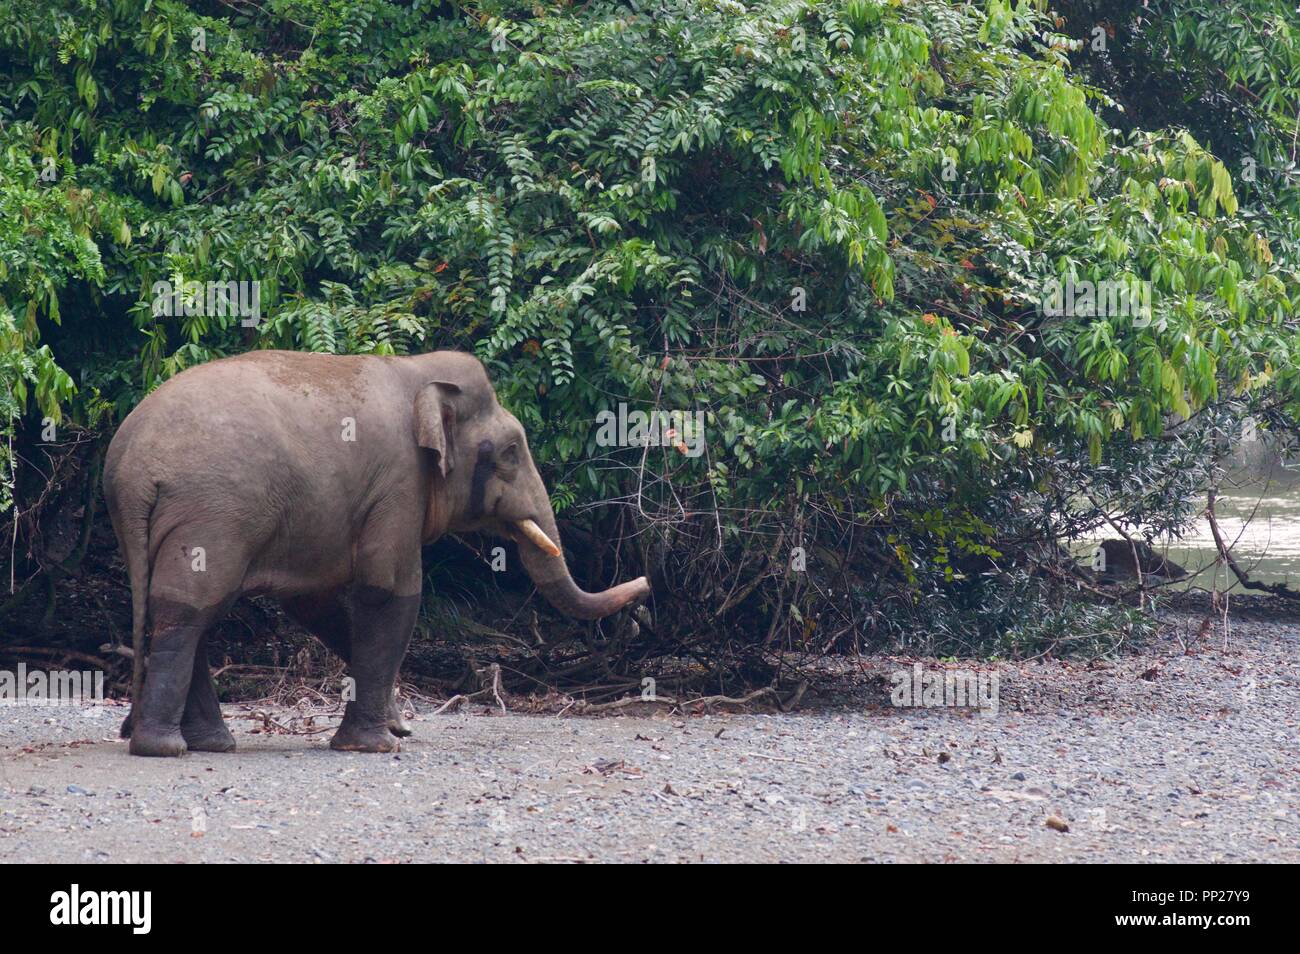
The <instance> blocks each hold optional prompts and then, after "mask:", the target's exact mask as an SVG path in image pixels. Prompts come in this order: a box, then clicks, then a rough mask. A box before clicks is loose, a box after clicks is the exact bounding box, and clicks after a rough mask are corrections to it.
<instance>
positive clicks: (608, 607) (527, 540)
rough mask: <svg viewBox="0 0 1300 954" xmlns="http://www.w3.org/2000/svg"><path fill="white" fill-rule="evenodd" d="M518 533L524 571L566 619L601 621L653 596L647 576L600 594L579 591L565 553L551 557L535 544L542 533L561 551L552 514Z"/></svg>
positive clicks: (521, 528) (520, 529) (540, 517)
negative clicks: (648, 595) (566, 561)
mask: <svg viewBox="0 0 1300 954" xmlns="http://www.w3.org/2000/svg"><path fill="white" fill-rule="evenodd" d="M518 529H519V531H520V536H521V537H522V539H520V540H519V558H520V559H521V560H523V561H524V569H525V570H527V571H528V575H529V576H530V577H532V580H533V582H534V583H535V584H537V589H538V590H539V591H540V592H541V594H542V596H544V597H546V600H547V602H548V603H550V604H551V605H552V606H554V607H555V608H556V609H557V610H559V611H560V612H561V613H564V614H565V615H566V616H572V617H574V618H575V619H602V618H603V617H606V616H609V615H610V614H612V613H617V612H618V611H619V610H621V609H622V608H623V607H624V606H626V605H628V604H629V603H631V602H633V601H636V600H641V599H644V598H645V597H646V595H647V594H649V592H650V583H649V582H648V581H647V580H646V578H645V577H644V576H641V577H637V578H636V579H635V580H629V581H628V582H626V583H620V584H619V585H618V586H614V587H611V588H610V589H608V590H604V591H603V592H600V593H588V592H586V591H585V590H582V589H580V588H579V587H578V584H576V583H574V582H573V577H571V576H570V575H569V567H568V564H567V563H565V562H564V554H563V553H559V554H558V555H556V556H551V555H550V553H549V552H547V549H546V548H545V541H539V542H540V543H541V544H542V545H541V546H539V545H538V544H537V543H533V542H532V540H533V539H535V537H536V532H538V531H540V532H541V533H544V534H545V535H546V539H547V540H550V541H553V543H554V549H555V550H557V551H558V550H559V543H560V534H559V531H558V530H557V529H556V526H555V517H554V516H552V515H551V513H549V512H545V513H541V514H539V515H538V523H536V524H533V529H530V530H524V529H523V527H522V526H520V527H518Z"/></svg>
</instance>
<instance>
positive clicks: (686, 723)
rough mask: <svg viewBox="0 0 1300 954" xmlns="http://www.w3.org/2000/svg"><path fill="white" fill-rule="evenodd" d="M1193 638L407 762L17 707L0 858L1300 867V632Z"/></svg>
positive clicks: (242, 727)
mask: <svg viewBox="0 0 1300 954" xmlns="http://www.w3.org/2000/svg"><path fill="white" fill-rule="evenodd" d="M1198 645H1199V646H1200V647H1201V648H1200V650H1199V651H1194V652H1193V653H1192V654H1190V655H1189V654H1186V653H1185V652H1184V650H1183V647H1182V645H1181V644H1180V643H1179V642H1178V640H1177V639H1176V638H1173V637H1166V638H1165V639H1163V640H1162V641H1161V642H1160V644H1159V645H1158V646H1156V647H1154V648H1153V649H1152V650H1151V651H1150V652H1148V653H1146V654H1144V655H1141V656H1131V657H1127V658H1125V659H1123V660H1121V661H1120V662H1119V663H1117V664H1115V665H1113V666H1101V667H1085V666H1070V665H1063V664H1061V663H1049V664H1045V665H1044V664H1020V665H1001V666H998V667H996V670H995V671H996V672H997V673H998V675H999V682H1000V696H999V698H1000V706H999V711H998V714H997V715H996V716H987V715H985V716H981V715H977V714H974V713H972V712H970V711H969V710H961V711H957V710H952V709H928V710H921V709H896V708H893V707H892V706H890V705H889V701H888V688H889V685H890V684H889V682H888V674H889V673H891V672H893V671H896V670H898V669H901V668H906V667H908V666H910V664H911V660H902V659H897V660H894V659H875V660H872V661H871V667H872V670H871V672H870V673H868V674H867V676H866V677H865V678H863V679H861V680H859V681H858V682H857V683H856V685H855V688H854V690H853V691H852V692H850V693H849V694H848V696H847V697H846V698H842V699H840V700H839V701H838V702H836V703H835V704H833V705H830V706H827V707H823V708H821V709H818V710H815V711H810V712H805V713H799V714H792V715H782V714H770V715H767V714H760V715H754V714H746V715H728V714H719V713H714V714H709V715H702V716H693V717H682V716H680V715H677V716H673V715H670V714H664V713H659V714H638V715H635V716H628V715H624V716H618V717H604V718H595V717H590V718H573V717H557V716H554V715H550V716H524V715H506V716H502V715H500V714H498V713H493V712H492V711H491V710H486V709H483V708H481V707H475V708H474V709H472V710H469V711H466V712H464V713H459V714H454V715H443V716H434V715H431V714H425V715H420V716H417V718H416V719H415V720H414V726H415V735H414V737H413V738H412V739H409V740H407V741H406V742H405V743H404V744H403V750H402V752H401V753H400V754H398V755H394V756H366V755H347V754H341V753H333V752H330V751H329V750H328V749H327V748H326V743H325V740H326V739H327V738H328V734H327V733H326V734H322V735H316V736H312V737H306V736H287V735H265V734H260V733H259V734H251V730H252V729H254V728H256V727H257V726H258V725H259V724H260V723H258V722H256V721H250V719H249V718H248V711H247V708H246V707H240V706H229V707H227V718H228V719H229V720H230V721H231V723H232V728H233V729H234V731H235V733H236V737H237V739H238V741H239V747H240V749H239V751H238V752H237V753H235V754H232V755H204V754H196V755H188V756H186V757H185V758H183V759H180V760H150V759H132V758H128V757H127V755H126V746H125V743H123V742H120V741H118V740H116V739H115V738H114V736H115V734H116V729H117V724H118V722H119V720H120V716H121V713H122V711H123V710H122V709H121V708H119V707H114V706H105V707H90V708H81V709H66V708H65V709H49V708H44V709H41V708H18V707H13V708H7V709H4V710H0V861H6V862H19V861H21V862H31V861H38V862H43V861H60V862H82V861H104V862H132V861H157V862H220V861H304V862H315V861H319V862H331V861H340V862H359V861H375V862H391V861H397V862H406V861H444V860H447V861H860V860H862V861H933V862H942V861H1111V862H1113V861H1288V862H1296V861H1300V825H1298V824H1297V822H1298V820H1300V814H1298V811H1300V802H1298V801H1297V792H1298V791H1300V746H1298V745H1297V740H1298V739H1300V626H1298V625H1294V624H1291V625H1283V624H1276V623H1250V624H1239V625H1238V627H1237V628H1236V629H1235V631H1234V634H1233V637H1232V639H1231V641H1230V642H1229V643H1228V646H1227V648H1226V650H1225V648H1224V646H1223V642H1222V639H1221V637H1218V636H1216V637H1214V638H1213V644H1212V645H1210V644H1208V643H1207V641H1206V640H1202V642H1201V643H1200V644H1198ZM927 665H928V666H932V667H935V668H938V666H939V664H936V663H933V661H930V662H929V663H927ZM986 671H994V670H986ZM1049 817H1054V818H1057V819H1059V820H1060V821H1062V822H1064V824H1065V825H1067V826H1068V829H1069V830H1068V831H1059V830H1057V829H1056V828H1053V827H1049V826H1048V824H1047V823H1046V822H1047V819H1048V818H1049ZM1058 827H1059V826H1058Z"/></svg>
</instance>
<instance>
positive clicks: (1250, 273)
mask: <svg viewBox="0 0 1300 954" xmlns="http://www.w3.org/2000/svg"><path fill="white" fill-rule="evenodd" d="M1061 6H1062V14H1061V15H1059V16H1058V15H1057V14H1056V13H1053V12H1052V11H1050V10H1049V9H1048V8H1047V7H1046V6H1045V5H1044V4H1042V3H1033V2H1020V3H1015V4H1012V3H1008V2H1004V0H991V2H989V3H956V2H947V0H914V2H907V3H903V2H887V0H880V2H877V0H818V2H775V3H758V4H751V5H743V4H741V3H738V2H735V0H662V2H655V3H635V2H634V3H625V4H624V3H609V2H593V3H590V4H585V5H581V6H577V5H569V4H559V5H550V6H535V5H533V4H524V3H518V2H513V0H489V2H483V3H477V4H473V5H470V4H443V5H437V4H430V3H426V2H422V0H409V2H395V0H272V2H270V3H268V4H266V5H254V4H248V5H244V4H240V3H210V2H202V0H191V2H180V0H107V2H106V0H14V2H11V3H10V4H8V5H7V6H6V8H5V10H4V11H3V12H0V121H2V122H3V129H2V130H0V150H2V152H0V157H2V158H0V162H2V163H3V165H2V166H0V171H2V172H3V181H2V182H0V210H3V213H4V214H3V216H0V335H3V337H4V340H5V342H6V353H5V357H4V363H3V364H2V365H0V367H3V368H4V374H5V381H6V384H7V391H6V395H7V396H5V397H0V400H3V401H5V402H6V403H4V404H0V414H3V415H4V417H5V418H7V419H8V420H9V422H10V426H11V428H12V426H13V422H14V421H15V420H16V418H17V417H18V416H19V415H20V414H21V413H23V411H24V408H26V409H27V410H28V412H29V413H32V414H37V413H41V414H52V415H56V416H57V414H58V413H60V409H61V410H62V413H66V414H69V415H70V416H71V417H72V418H73V419H74V420H77V421H82V422H91V421H92V420H94V419H95V415H96V414H97V413H99V410H102V409H103V408H104V407H105V406H107V405H112V406H113V407H114V408H115V409H116V413H117V414H118V415H120V414H121V413H123V412H125V411H126V410H127V409H129V407H130V406H131V405H132V404H133V403H134V402H135V401H137V400H138V399H139V398H140V396H141V395H142V394H143V393H145V392H146V391H147V390H148V389H149V388H151V387H153V386H155V385H156V384H157V383H158V382H159V381H160V380H162V379H164V378H166V377H167V376H170V375H172V374H175V373H178V372H179V371H181V370H183V369H184V368H186V367H189V366H191V365H194V364H197V363H200V362H203V361H207V360H211V359H212V358H214V357H218V356H221V355H224V354H229V353H233V352H237V351H240V350H244V349H247V348H250V347H287V348H298V349H309V350H315V351H325V352H354V353H355V352H373V353H382V354H389V353H403V352H407V351H411V350H420V349H427V348H432V347H457V348H464V349H471V350H474V351H475V352H476V353H478V354H479V355H480V356H481V357H482V358H483V359H484V360H485V361H487V362H488V364H489V365H490V367H491V369H492V371H493V374H494V377H495V378H496V380H497V382H498V386H499V390H500V392H501V394H502V396H503V400H504V401H505V403H507V404H508V405H509V406H510V407H512V409H513V410H514V411H515V412H516V413H517V414H518V415H519V416H520V418H521V419H522V420H523V421H524V423H525V426H526V427H527V428H528V430H529V433H530V440H531V443H532V446H533V450H534V454H535V455H536V457H537V458H538V459H539V461H541V462H542V463H543V465H544V467H545V469H546V471H547V476H548V478H549V480H550V485H551V486H552V488H553V494H554V498H555V503H556V505H557V508H558V509H560V510H561V512H562V513H563V514H565V515H567V516H571V517H572V518H573V524H574V532H575V533H587V534H590V540H591V541H592V547H591V548H589V565H588V566H587V567H586V568H585V571H586V572H588V573H590V574H592V575H596V576H599V575H601V574H602V573H603V569H604V567H605V566H612V565H613V562H614V561H616V560H618V561H623V562H631V563H633V564H640V565H642V566H644V567H645V568H647V569H648V570H650V571H651V572H652V573H653V574H654V577H655V582H656V587H657V594H656V600H657V601H658V603H659V605H661V606H665V607H670V608H671V609H672V612H670V613H664V614H661V616H660V624H659V630H658V631H657V632H653V635H657V636H660V637H663V639H662V642H661V645H664V646H668V647H670V648H672V649H673V650H674V651H680V650H681V649H682V647H683V645H688V646H690V647H692V648H694V649H695V650H696V651H697V655H701V656H703V655H709V656H710V658H713V657H712V655H711V654H713V653H715V652H717V653H725V652H734V653H737V654H739V655H740V656H742V657H743V659H744V660H746V661H751V662H752V661H754V660H755V659H757V658H758V654H760V653H761V651H762V650H764V649H770V648H773V647H778V646H794V647H799V648H806V649H811V650H814V651H819V652H820V651H827V650H830V649H833V648H837V647H839V648H842V647H845V646H850V645H863V644H864V641H869V640H871V639H872V638H873V637H884V636H888V637H889V638H892V639H904V640H913V639H916V638H917V636H918V633H924V634H926V636H927V638H928V639H929V642H928V643H927V644H926V646H927V647H928V648H932V649H944V648H962V649H970V648H973V647H976V648H982V649H988V648H989V647H990V646H997V645H999V641H1002V643H1001V645H1004V646H1005V648H1007V649H1009V650H1012V651H1023V650H1026V649H1027V648H1031V647H1034V646H1038V645H1039V644H1040V642H1041V641H1042V640H1043V639H1056V638H1058V637H1059V636H1060V633H1061V632H1062V631H1064V630H1070V629H1072V628H1073V629H1078V630H1082V631H1087V632H1097V633H1100V632H1103V631H1105V632H1114V631H1116V629H1115V628H1116V627H1117V626H1127V625H1129V623H1130V622H1131V621H1130V620H1128V619H1127V618H1121V619H1116V618H1113V617H1109V616H1106V615H1105V614H1100V615H1098V613H1097V611H1095V610H1094V609H1091V608H1086V607H1079V606H1077V605H1076V604H1073V603H1071V602H1070V601H1069V600H1068V599H1067V598H1066V597H1065V596H1063V595H1062V592H1061V591H1060V590H1059V589H1057V588H1053V587H1051V586H1048V584H1047V583H1046V582H1045V580H1049V579H1051V578H1052V574H1053V573H1057V574H1059V573H1061V572H1065V571H1063V570H1062V569H1061V567H1062V566H1063V562H1062V559H1061V553H1062V550H1061V548H1062V546H1064V545H1065V544H1068V543H1069V541H1071V540H1072V539H1077V538H1079V537H1081V536H1083V535H1085V534H1087V533H1090V532H1092V531H1093V530H1095V529H1096V528H1097V527H1098V526H1101V525H1102V524H1103V522H1104V521H1105V520H1107V519H1108V518H1109V519H1115V520H1118V521H1120V522H1122V523H1123V524H1127V525H1129V526H1139V525H1141V526H1143V527H1145V528H1147V530H1151V529H1159V530H1172V531H1177V530H1178V529H1180V528H1181V527H1183V526H1185V525H1186V523H1187V522H1188V520H1189V517H1190V515H1191V513H1192V507H1193V503H1192V501H1193V495H1194V494H1195V493H1196V492H1198V490H1199V488H1200V487H1201V486H1203V484H1204V482H1205V481H1206V479H1208V477H1209V476H1210V472H1211V470H1212V467H1213V460H1214V453H1215V448H1218V447H1220V446H1221V445H1222V444H1223V442H1224V441H1225V440H1228V439H1230V438H1231V436H1232V435H1233V434H1234V433H1237V432H1239V429H1240V427H1241V426H1242V424H1243V421H1244V419H1245V418H1247V417H1259V418H1260V419H1262V420H1263V421H1264V422H1265V423H1266V424H1267V425H1271V426H1272V427H1273V428H1274V429H1275V430H1277V431H1278V432H1286V431H1289V430H1290V429H1292V428H1293V427H1294V421H1295V414H1296V410H1297V403H1296V402H1297V396H1298V391H1297V375H1296V371H1295V370H1294V369H1295V368H1296V366H1297V360H1296V359H1297V354H1296V351H1297V339H1296V335H1295V320H1294V317H1293V316H1294V312H1295V305H1296V298H1297V292H1298V290H1300V289H1298V284H1297V276H1296V273H1295V270H1294V252H1295V250H1296V227H1295V209H1296V205H1295V201H1296V188H1295V186H1296V181H1295V173H1294V165H1293V163H1294V156H1293V155H1292V156H1291V159H1290V161H1291V163H1292V165H1290V166H1288V165H1287V164H1286V163H1287V148H1288V143H1287V139H1288V134H1289V132H1290V133H1293V127H1294V124H1295V122H1296V119H1295V117H1296V115H1297V113H1298V112H1300V110H1297V104H1298V102H1300V100H1298V99H1297V89H1300V79H1298V77H1297V66H1296V64H1297V62H1300V61H1298V60H1297V57H1296V48H1295V45H1294V40H1293V38H1292V31H1293V30H1294V27H1295V22H1294V15H1293V14H1292V13H1291V12H1290V11H1289V9H1288V8H1287V7H1285V5H1283V4H1281V3H1280V0H1237V2H1232V3H1228V4H1222V3H1213V2H1211V0H1183V2H1178V3H1166V4H1156V5H1151V6H1150V7H1148V6H1146V5H1143V4H1137V3H1123V2H1115V3H1099V4H1089V3H1082V2H1080V3H1063V4H1062V5H1061ZM1099 23H1101V24H1102V26H1101V29H1102V35H1104V36H1106V37H1107V40H1108V41H1112V40H1113V42H1112V43H1111V44H1110V45H1109V46H1108V47H1107V48H1106V49H1104V50H1096V51H1094V50H1093V48H1092V44H1093V42H1094V40H1095V29H1094V28H1095V27H1096V26H1097V25H1098V24H1099ZM1107 27H1110V28H1111V30H1112V31H1114V32H1115V37H1112V35H1111V33H1110V32H1108V31H1107ZM1143 69H1150V70H1152V71H1153V75H1154V76H1155V77H1156V78H1155V79H1152V80H1150V81H1147V80H1143V79H1142V78H1141V77H1142V72H1141V71H1142V70H1143ZM1175 88H1176V89H1178V90H1180V91H1183V92H1185V93H1186V97H1187V100H1188V103H1189V105H1186V106H1185V107H1180V106H1178V105H1177V102H1178V101H1176V100H1174V99H1173V98H1170V97H1162V100H1161V102H1162V103H1165V104H1167V108H1166V109H1164V110H1161V109H1159V108H1157V107H1156V106H1153V105H1152V104H1150V103H1149V102H1148V101H1147V100H1145V99H1143V98H1142V97H1143V95H1144V93H1145V92H1149V91H1160V92H1166V91H1168V90H1170V89H1175ZM1198 97H1199V99H1198ZM1202 100H1208V101H1211V102H1213V103H1214V105H1215V108H1214V109H1212V110H1201V109H1199V108H1198V107H1197V106H1196V103H1197V102H1199V101H1202ZM1133 104H1137V105H1139V106H1140V107H1141V108H1139V109H1134V108H1133ZM1134 113H1136V118H1134ZM1290 149H1291V152H1292V153H1293V152H1294V135H1291V143H1290ZM1220 151H1222V152H1223V153H1224V155H1219V154H1218V153H1219V152H1220ZM1228 152H1231V155H1227V154H1226V153H1228ZM1245 155H1249V156H1251V157H1253V158H1254V159H1255V162H1256V168H1257V169H1258V170H1259V172H1260V174H1259V175H1258V176H1256V177H1255V178H1254V181H1252V182H1249V183H1243V181H1242V179H1241V176H1242V171H1243V168H1244V167H1243V165H1242V163H1241V161H1240V160H1241V158H1242V156H1245ZM51 169H52V170H53V171H54V174H53V175H52V176H51V175H50V174H49V172H48V170H51ZM245 280H246V281H256V282H258V283H259V287H260V304H261V310H262V321H261V322H260V323H259V324H258V326H257V327H256V328H253V329H250V328H245V327H243V326H242V325H241V322H240V318H239V316H238V315H229V314H227V315H212V314H203V313H196V314H193V315H181V316H179V317H175V318H171V317H164V316H159V315H157V314H156V309H155V308H154V307H153V300H154V296H153V294H152V289H153V288H154V286H155V283H157V282H159V281H168V282H171V283H172V284H173V285H174V286H177V287H184V283H185V282H192V281H199V282H206V281H219V282H227V281H245ZM1089 283H1091V284H1089ZM1121 285H1122V287H1123V288H1125V289H1127V288H1134V289H1138V291H1137V292H1136V293H1135V294H1134V296H1133V298H1132V301H1129V300H1127V299H1115V298H1114V297H1113V295H1112V297H1111V300H1110V301H1109V302H1102V303H1101V304H1098V302H1097V300H1096V295H1095V294H1094V296H1093V298H1092V301H1091V302H1089V301H1087V300H1086V299H1085V300H1083V301H1081V302H1074V301H1072V302H1071V304H1073V305H1078V306H1079V307H1076V308H1072V309H1068V310H1070V311H1072V312H1073V313H1071V314H1064V315H1056V314H1052V312H1054V311H1057V310H1060V309H1055V308H1053V307H1052V304H1053V302H1052V299H1053V295H1054V290H1056V291H1057V292H1059V293H1060V294H1066V293H1067V292H1066V291H1063V290H1071V291H1070V292H1069V293H1070V294H1072V290H1075V289H1079V288H1085V289H1086V288H1092V289H1094V291H1095V290H1097V289H1101V292H1100V294H1102V295H1103V296H1105V295H1106V293H1107V291H1106V290H1107V289H1109V290H1110V291H1111V292H1113V291H1114V289H1115V288H1116V287H1120V286H1121ZM65 372H66V373H65ZM73 381H75V382H76V388H75V392H74V388H73V386H72V385H73ZM620 403H624V404H626V405H627V406H628V408H630V409H632V410H642V411H656V410H679V411H690V412H693V411H697V410H698V411H700V412H702V413H703V414H704V421H705V425H704V436H705V445H704V452H703V453H702V454H700V455H699V456H690V455H689V454H687V453H683V452H682V449H683V448H682V446H681V445H682V444H683V442H682V441H680V440H669V441H667V442H666V443H665V444H664V446H652V447H622V448H620V447H606V446H601V444H600V443H599V442H598V435H599V430H598V428H597V426H596V421H597V419H598V415H600V414H601V413H602V412H604V411H609V410H611V409H616V408H617V406H618V405H619V404H620ZM97 409H99V410H97ZM682 436H683V435H677V437H678V438H680V437H682ZM596 502H604V503H603V504H602V505H601V506H599V507H597V506H595V503H596ZM597 544H599V545H597ZM796 548H798V550H797V552H796ZM801 567H806V568H803V569H801ZM1031 571H1032V572H1031ZM1043 574H1047V576H1044V575H1043ZM1070 592H1071V593H1072V592H1074V589H1073V587H1071V588H1070ZM1026 599H1033V600H1036V601H1039V603H1040V604H1041V605H1043V606H1050V607H1052V609H1051V611H1050V612H1044V613H1042V614H1039V624H1038V625H1037V626H1036V627H1035V625H1031V624H1026V623H1024V622H1023V620H1019V619H1018V617H1021V616H1023V612H1024V607H1025V605H1026V604H1025V602H1024V601H1025V600H1026ZM1089 614H1092V615H1089ZM1080 620H1084V622H1082V623H1081V622H1080ZM645 635H651V634H650V633H643V636H645ZM683 640H684V641H685V643H683ZM645 642H646V640H644V639H643V640H641V642H639V643H638V642H635V641H633V642H632V643H629V645H628V646H624V647H621V648H622V649H623V650H624V651H626V652H627V653H628V654H629V656H635V655H637V654H638V653H644V652H645V651H646V650H645Z"/></svg>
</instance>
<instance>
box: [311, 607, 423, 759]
mask: <svg viewBox="0 0 1300 954" xmlns="http://www.w3.org/2000/svg"><path fill="white" fill-rule="evenodd" d="M419 611H420V594H419V592H418V591H417V592H416V593H415V594H414V595H411V596H398V595H396V594H394V593H393V592H391V591H389V590H382V589H377V588H374V587H367V586H360V587H357V588H356V589H355V590H354V591H353V594H352V659H351V664H350V666H349V669H350V671H351V673H352V677H353V679H355V680H356V699H354V700H353V701H351V702H349V703H348V704H347V708H346V709H345V710H344V712H343V723H342V724H341V725H340V726H339V728H338V732H336V733H335V734H334V738H333V739H331V740H330V748H332V749H342V750H344V751H349V752H396V751H397V750H398V748H399V746H398V743H397V740H396V739H395V738H393V735H392V734H391V733H390V727H391V724H392V713H393V707H394V704H393V686H394V684H395V683H396V681H397V673H398V670H399V669H401V667H402V658H403V657H404V656H405V655H406V647H407V645H408V644H409V643H410V641H411V631H412V630H413V629H414V628H415V620H416V617H417V615H418V614H419Z"/></svg>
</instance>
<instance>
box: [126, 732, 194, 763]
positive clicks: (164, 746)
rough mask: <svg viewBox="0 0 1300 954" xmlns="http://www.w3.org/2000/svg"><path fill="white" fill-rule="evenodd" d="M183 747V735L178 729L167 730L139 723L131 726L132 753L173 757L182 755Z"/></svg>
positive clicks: (184, 747) (184, 746)
mask: <svg viewBox="0 0 1300 954" xmlns="http://www.w3.org/2000/svg"><path fill="white" fill-rule="evenodd" d="M185 749H186V745H185V736H183V735H181V733H180V731H179V730H176V731H173V732H168V731H166V730H163V729H150V728H149V727H148V726H143V725H141V726H135V727H133V731H132V732H131V747H130V752H131V754H132V755H146V756H157V757H165V758H175V757H176V756H178V755H184V754H185Z"/></svg>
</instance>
